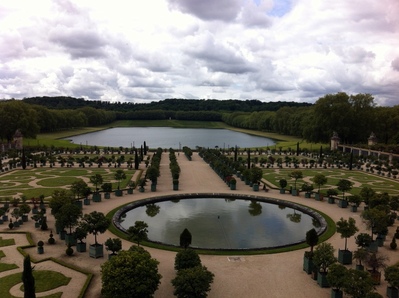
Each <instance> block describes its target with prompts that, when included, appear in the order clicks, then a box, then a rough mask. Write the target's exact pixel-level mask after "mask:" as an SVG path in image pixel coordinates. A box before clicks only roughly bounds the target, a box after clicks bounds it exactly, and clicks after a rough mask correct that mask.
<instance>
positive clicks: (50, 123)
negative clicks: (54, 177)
mask: <svg viewBox="0 0 399 298" xmlns="http://www.w3.org/2000/svg"><path fill="white" fill-rule="evenodd" d="M41 103H43V105H41ZM275 109H276V110H275ZM163 119H177V120H196V121H223V122H225V123H227V124H229V125H231V126H234V127H239V128H246V129H253V130H259V131H269V132H276V133H280V134H285V135H293V136H298V137H302V138H303V139H305V140H307V141H311V142H329V140H330V138H331V136H332V134H333V132H334V131H335V132H337V133H338V135H339V137H340V138H341V143H346V144H358V143H363V144H364V143H366V142H367V138H368V137H369V136H370V134H371V133H372V132H374V133H375V134H376V136H377V138H378V139H379V142H380V143H385V144H398V143H399V106H394V107H378V106H376V104H375V102H374V98H373V97H372V96H371V95H370V94H357V95H348V94H346V93H343V92H341V93H337V94H327V95H325V96H324V97H321V98H319V100H317V102H316V103H315V104H313V105H310V104H297V103H292V102H288V103H283V102H278V103H262V102H260V101H257V100H249V101H239V100H220V101H218V100H184V99H166V100H164V101H161V102H156V103H155V102H152V103H149V104H132V103H107V102H99V101H85V100H83V99H77V98H70V97H36V98H30V99H24V100H23V101H20V100H8V101H2V102H0V128H1V129H0V138H1V139H7V140H10V139H11V138H12V136H13V134H14V133H15V131H16V129H20V130H21V132H22V134H23V135H24V136H26V137H34V136H36V134H37V133H39V132H49V131H56V130H60V129H70V128H75V127H83V126H97V125H103V124H108V123H111V122H113V121H115V120H163Z"/></svg>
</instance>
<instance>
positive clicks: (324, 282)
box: [317, 272, 330, 288]
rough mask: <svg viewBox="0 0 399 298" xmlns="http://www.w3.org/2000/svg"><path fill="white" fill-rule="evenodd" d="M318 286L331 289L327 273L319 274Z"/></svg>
mask: <svg viewBox="0 0 399 298" xmlns="http://www.w3.org/2000/svg"><path fill="white" fill-rule="evenodd" d="M317 284H318V285H319V286H320V287H322V288H328V287H330V285H329V283H328V281H327V273H321V272H319V273H318V274H317Z"/></svg>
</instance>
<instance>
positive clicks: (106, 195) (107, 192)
mask: <svg viewBox="0 0 399 298" xmlns="http://www.w3.org/2000/svg"><path fill="white" fill-rule="evenodd" d="M101 189H102V190H103V192H104V198H105V199H110V198H111V191H112V183H110V182H106V183H103V184H102V185H101ZM100 201H101V197H100ZM100 201H95V200H94V197H93V202H100Z"/></svg>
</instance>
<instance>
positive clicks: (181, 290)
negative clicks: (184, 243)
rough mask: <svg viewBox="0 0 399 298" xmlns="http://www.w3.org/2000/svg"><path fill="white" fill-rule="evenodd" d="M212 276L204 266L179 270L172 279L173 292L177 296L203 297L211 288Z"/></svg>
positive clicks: (181, 297) (179, 297)
mask: <svg viewBox="0 0 399 298" xmlns="http://www.w3.org/2000/svg"><path fill="white" fill-rule="evenodd" d="M214 276H215V275H214V274H213V273H212V272H210V271H208V269H207V268H206V267H205V266H196V267H193V268H188V269H182V270H179V271H178V272H177V275H176V277H175V278H174V279H172V285H173V287H174V288H175V290H174V292H173V294H174V295H175V296H177V297H178V298H188V297H196V298H205V297H207V292H209V291H210V290H211V284H212V282H213V278H214Z"/></svg>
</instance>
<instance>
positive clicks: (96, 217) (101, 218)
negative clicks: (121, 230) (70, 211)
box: [81, 211, 111, 245]
mask: <svg viewBox="0 0 399 298" xmlns="http://www.w3.org/2000/svg"><path fill="white" fill-rule="evenodd" d="M110 224H111V221H110V220H109V219H108V218H107V217H105V215H104V214H103V213H101V212H97V211H93V212H91V213H89V214H85V215H84V216H83V218H82V224H81V225H82V227H83V228H84V229H85V230H86V231H87V232H88V233H90V234H93V235H94V245H98V242H97V234H99V233H100V234H102V233H104V232H105V231H106V230H107V229H108V227H109V225H110Z"/></svg>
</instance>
